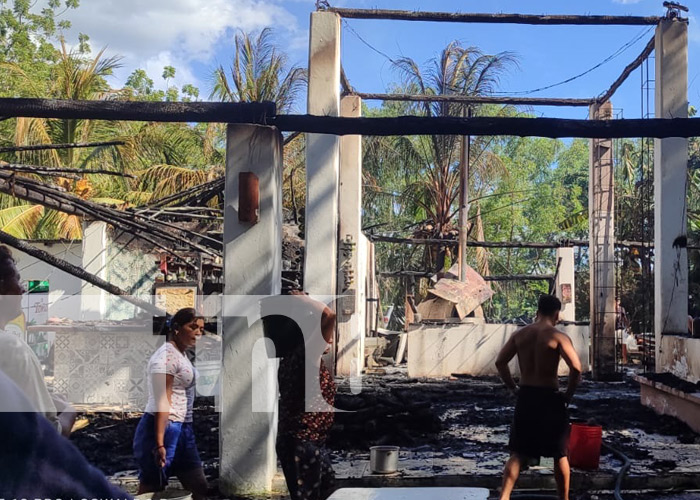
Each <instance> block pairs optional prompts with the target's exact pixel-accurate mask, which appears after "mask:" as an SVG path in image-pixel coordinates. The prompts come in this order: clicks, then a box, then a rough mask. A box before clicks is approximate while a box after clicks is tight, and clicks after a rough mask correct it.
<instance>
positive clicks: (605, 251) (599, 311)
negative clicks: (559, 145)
mask: <svg viewBox="0 0 700 500" xmlns="http://www.w3.org/2000/svg"><path fill="white" fill-rule="evenodd" d="M590 116H591V119H598V120H609V119H610V118H612V103H610V102H605V103H603V104H601V105H595V104H594V105H592V106H591V109H590ZM614 184H615V179H614V174H613V158H612V139H591V141H590V180H589V185H588V204H589V205H588V213H589V228H590V229H589V235H590V246H589V247H588V251H589V262H590V273H591V343H592V347H593V360H592V361H593V377H594V378H595V379H596V380H606V379H611V378H615V377H616V363H615V359H616V357H615V356H616V355H615V213H614V211H615V189H614Z"/></svg>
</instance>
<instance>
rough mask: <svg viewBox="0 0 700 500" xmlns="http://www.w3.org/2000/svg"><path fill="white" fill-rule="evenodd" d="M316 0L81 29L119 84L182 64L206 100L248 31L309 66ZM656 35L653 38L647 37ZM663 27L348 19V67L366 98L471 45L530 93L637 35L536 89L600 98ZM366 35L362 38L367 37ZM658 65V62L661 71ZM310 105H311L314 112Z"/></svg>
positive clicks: (168, 2) (236, 2)
mask: <svg viewBox="0 0 700 500" xmlns="http://www.w3.org/2000/svg"><path fill="white" fill-rule="evenodd" d="M331 4H332V5H336V6H348V7H349V6H352V7H357V8H386V9H407V10H424V11H425V10H434V11H446V12H458V11H461V12H505V13H532V14H613V15H625V14H630V15H662V14H663V13H664V12H665V9H664V8H663V7H662V5H661V4H662V2H661V0H587V1H586V2H582V1H577V2H562V1H560V0H558V1H555V0H528V1H527V2H524V1H522V0H491V1H490V2H479V3H478V2H464V1H457V0H431V1H430V2H427V1H419V0H402V1H391V0H343V1H340V0H336V1H333V0H331ZM313 10H314V2H313V0H267V1H263V0H150V1H149V2H148V4H145V5H144V2H141V1H140V0H122V1H121V2H115V1H114V0H83V5H81V7H80V8H79V9H78V11H76V12H74V13H71V15H70V18H71V19H72V20H73V24H74V27H73V29H72V31H73V33H71V34H69V35H73V36H75V35H76V34H77V32H79V31H82V32H85V33H88V34H89V35H90V36H91V39H92V43H93V48H101V47H103V46H107V47H108V52H110V53H118V54H121V55H123V56H124V61H123V62H124V67H123V68H122V69H121V70H120V71H119V72H118V73H117V74H116V76H115V80H116V82H115V83H117V84H119V83H121V82H123V81H124V80H125V79H126V76H127V75H128V74H129V73H130V72H131V71H132V70H133V69H135V68H137V67H142V68H145V69H146V70H147V71H148V72H149V74H150V76H151V77H152V78H153V79H154V80H155V81H156V83H157V85H160V86H162V85H163V84H164V82H163V81H162V79H161V77H160V74H161V72H162V67H163V66H165V65H167V64H172V65H174V66H175V67H176V68H177V69H178V75H177V77H176V79H175V83H178V84H182V83H186V82H192V83H195V84H196V85H198V86H199V87H200V88H201V91H202V96H203V97H206V96H207V95H208V93H209V90H210V83H209V75H210V73H211V69H212V68H213V67H214V66H216V65H217V64H224V65H227V64H228V62H229V61H230V59H231V54H232V46H233V36H234V34H235V32H236V30H237V29H244V30H252V29H260V28H262V27H264V26H271V27H272V28H273V29H274V30H275V36H276V38H277V39H278V41H279V43H280V45H282V46H283V47H284V48H285V49H286V50H287V51H288V52H289V55H290V60H291V61H292V62H295V63H298V64H303V65H305V64H306V61H307V51H308V24H309V14H310V12H311V11H313ZM690 16H691V17H690V19H691V24H690V29H689V34H690V45H689V71H688V73H689V74H688V78H689V82H690V85H691V87H690V90H689V100H690V102H691V104H695V105H697V104H698V103H700V61H699V60H698V56H699V55H700V27H698V26H696V23H695V22H694V21H695V18H694V17H693V12H692V11H691V12H690ZM647 31H648V33H646V32H647ZM652 34H653V29H652V30H650V27H644V26H633V27H626V26H521V25H483V24H451V23H418V22H405V21H374V20H352V19H350V20H347V21H345V22H344V24H343V39H342V60H343V65H344V67H345V70H346V73H347V75H348V77H349V79H350V81H351V83H352V85H353V86H354V87H355V88H357V89H358V90H360V91H365V92H384V91H386V90H387V88H388V87H389V86H390V85H391V84H392V83H395V82H396V81H398V79H399V75H398V74H397V73H396V72H395V71H394V70H393V69H392V65H391V62H390V61H389V60H388V59H387V57H385V56H383V55H380V54H378V53H377V52H375V51H373V50H372V49H370V48H369V47H368V46H367V45H366V44H365V43H363V42H362V41H361V40H360V39H359V37H362V38H363V39H364V40H365V41H366V42H367V43H369V44H370V45H372V46H373V47H375V48H376V49H378V50H379V51H381V52H383V53H385V54H386V55H387V56H388V57H389V58H397V57H402V56H408V57H412V58H413V59H415V60H416V61H418V62H419V63H423V62H425V61H427V60H429V59H430V58H431V57H433V56H435V55H437V54H438V53H439V52H440V50H441V49H442V48H443V47H445V45H446V44H447V43H449V42H450V41H452V40H455V39H457V40H460V41H462V42H463V43H464V44H467V45H474V46H478V47H479V48H481V49H482V51H484V52H487V53H496V52H500V51H512V52H515V53H516V55H517V57H518V63H519V67H517V68H515V67H514V68H513V69H512V70H511V71H510V72H509V73H507V74H506V75H504V77H503V80H502V84H501V85H502V86H501V89H500V90H501V91H503V92H506V93H509V92H518V91H525V90H530V89H534V88H539V87H543V86H546V85H550V84H553V83H556V82H559V81H562V80H565V79H567V78H569V77H572V76H574V75H576V74H578V73H581V72H583V71H585V70H587V69H589V68H591V67H592V66H594V65H596V64H598V63H599V62H601V61H602V60H604V59H605V58H607V57H608V56H610V55H611V54H613V53H614V52H615V51H617V50H618V49H619V48H620V47H622V46H623V45H625V44H626V43H628V42H630V41H631V40H633V39H635V38H638V37H640V38H639V40H638V41H637V42H636V43H635V44H634V45H632V46H631V47H629V48H628V49H627V50H625V51H624V52H623V53H621V54H620V55H619V56H617V57H616V58H615V59H613V60H612V61H610V62H608V63H606V64H605V65H603V66H602V67H600V68H598V69H597V70H595V71H593V72H591V73H590V74H588V75H586V76H584V77H582V78H579V79H577V80H575V81H573V82H571V83H569V84H566V85H561V86H559V87H556V88H552V89H549V90H546V91H544V92H539V93H535V94H531V95H532V96H548V97H592V96H595V95H598V94H600V93H601V92H603V91H604V90H605V89H607V88H608V86H609V85H610V84H611V83H612V81H613V80H614V79H615V78H616V77H617V76H618V75H619V74H620V72H621V71H622V69H623V68H624V67H625V65H626V64H628V63H629V62H630V61H632V60H633V59H634V58H635V57H636V56H637V55H638V54H639V52H640V51H641V50H642V48H643V47H644V45H645V44H646V42H647V40H648V39H649V38H650V37H651V36H652ZM358 35H359V37H358ZM651 69H652V70H653V67H652V68H651ZM640 80H641V79H640V72H639V70H637V71H636V72H635V73H633V75H632V76H631V77H630V78H629V80H628V81H627V82H626V83H625V85H624V86H623V87H622V88H621V89H620V90H619V91H618V93H617V94H616V96H615V97H614V98H613V105H614V107H615V109H616V110H621V111H622V113H623V114H624V117H626V118H635V117H638V116H639V115H640V111H641V104H640V100H641V96H642V94H641V89H640V87H641V81H640ZM301 109H303V104H302V108H301ZM534 111H535V113H536V114H538V115H544V116H558V117H567V118H585V117H586V114H587V111H586V109H585V108H551V107H549V108H540V109H535V110H534Z"/></svg>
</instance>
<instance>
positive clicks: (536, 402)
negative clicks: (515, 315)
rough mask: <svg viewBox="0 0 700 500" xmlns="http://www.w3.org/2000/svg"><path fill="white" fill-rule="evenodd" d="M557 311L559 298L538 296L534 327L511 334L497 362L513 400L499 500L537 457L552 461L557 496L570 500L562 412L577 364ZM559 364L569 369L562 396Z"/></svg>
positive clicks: (564, 414) (574, 380)
mask: <svg viewBox="0 0 700 500" xmlns="http://www.w3.org/2000/svg"><path fill="white" fill-rule="evenodd" d="M560 310H561V302H560V301H559V299H557V298H556V297H554V296H552V295H542V296H541V297H540V299H539V302H538V305H537V317H536V318H535V323H533V324H532V325H528V326H526V327H524V328H522V329H520V330H518V331H517V332H515V333H514V334H513V336H512V337H511V338H510V339H508V342H506V344H505V345H504V346H503V349H501V352H500V353H499V354H498V358H497V359H496V368H497V369H498V373H499V375H500V376H501V378H502V379H503V382H505V384H506V386H507V387H508V388H509V389H510V390H511V391H513V393H514V394H515V395H516V396H517V402H516V404H515V416H514V418H513V425H512V427H511V431H510V441H509V444H508V446H509V449H510V458H509V459H508V462H507V463H506V466H505V470H504V471H503V486H502V491H501V500H507V499H509V498H510V494H511V492H512V491H513V487H514V486H515V482H516V481H517V479H518V475H519V474H520V466H521V464H522V463H523V462H524V461H525V460H527V459H529V458H538V457H553V458H554V478H555V479H556V482H557V493H558V496H559V498H560V499H561V500H568V499H569V477H570V470H569V460H568V458H567V445H568V436H569V416H568V411H567V407H568V405H569V402H570V401H571V398H572V397H573V395H574V391H575V390H576V387H577V386H578V384H579V382H580V380H581V361H580V360H579V358H578V355H577V354H576V351H575V350H574V346H573V344H572V342H571V339H570V338H569V337H568V336H567V335H566V334H565V333H562V332H560V331H559V330H557V329H556V327H555V325H556V324H557V323H558V321H559V311H560ZM516 355H517V356H518V363H519V365H520V386H519V387H518V386H517V385H516V384H515V381H514V380H513V376H512V374H511V373H510V369H509V368H508V363H509V362H510V361H511V360H512V359H513V358H514V357H515V356H516ZM560 359H564V361H565V362H566V364H567V365H568V367H569V384H568V386H567V388H566V392H564V393H562V392H560V391H559V379H558V377H557V370H558V368H559V360H560Z"/></svg>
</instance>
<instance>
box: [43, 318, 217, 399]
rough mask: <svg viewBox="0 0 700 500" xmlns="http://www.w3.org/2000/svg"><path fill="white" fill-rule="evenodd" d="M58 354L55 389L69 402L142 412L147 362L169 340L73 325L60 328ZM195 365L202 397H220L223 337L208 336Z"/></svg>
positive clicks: (135, 330)
mask: <svg viewBox="0 0 700 500" xmlns="http://www.w3.org/2000/svg"><path fill="white" fill-rule="evenodd" d="M57 330H59V331H57V332H56V344H55V355H54V366H55V368H54V390H55V391H56V392H57V393H59V394H63V395H65V396H66V397H67V398H68V400H69V401H70V402H71V403H74V404H81V405H82V404H89V405H96V406H103V405H108V406H117V407H121V408H125V409H131V410H143V408H145V406H146V399H147V396H148V388H147V385H146V378H145V376H146V373H145V371H146V366H147V365H148V360H149V358H150V357H151V355H152V354H153V352H155V350H156V349H158V347H160V346H161V345H162V344H163V342H164V341H165V337H162V336H160V335H153V334H152V333H151V330H149V329H139V328H138V327H134V328H133V330H129V329H126V328H124V327H119V328H106V327H102V328H100V329H97V328H95V327H92V328H91V327H90V326H87V325H86V326H84V327H81V326H72V327H70V328H65V329H64V330H63V331H60V329H57ZM196 353H197V361H195V366H196V367H197V369H198V370H199V373H200V376H199V379H198V381H197V391H198V394H199V395H202V396H211V395H216V394H217V393H218V378H219V372H220V366H221V338H220V337H219V336H217V335H206V336H205V337H203V338H202V339H200V341H199V342H198V345H197V350H196Z"/></svg>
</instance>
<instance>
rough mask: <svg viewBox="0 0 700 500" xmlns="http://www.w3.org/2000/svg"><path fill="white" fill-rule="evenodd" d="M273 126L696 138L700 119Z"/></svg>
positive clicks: (321, 120) (335, 120)
mask: <svg viewBox="0 0 700 500" xmlns="http://www.w3.org/2000/svg"><path fill="white" fill-rule="evenodd" d="M271 124H272V125H275V126H277V127H278V128H279V129H280V130H282V131H285V132H291V131H300V132H307V133H313V134H332V135H375V136H393V135H473V136H494V135H505V136H508V135H510V136H517V137H549V138H561V137H581V138H589V139H597V138H601V137H605V138H611V139H619V138H626V137H630V138H636V137H655V138H659V139H661V138H666V137H698V136H700V118H650V119H629V120H572V119H563V118H499V117H484V116H479V117H475V118H461V117H452V116H449V117H447V116H445V117H427V116H398V117H391V118H344V117H335V116H313V115H278V116H277V117H275V118H274V119H273V120H271Z"/></svg>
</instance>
